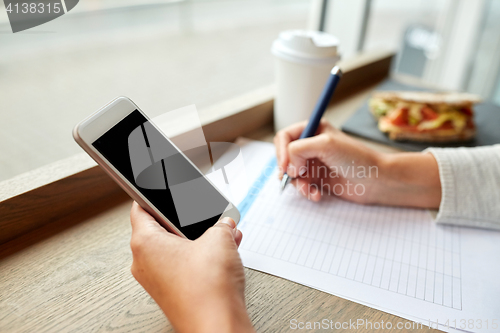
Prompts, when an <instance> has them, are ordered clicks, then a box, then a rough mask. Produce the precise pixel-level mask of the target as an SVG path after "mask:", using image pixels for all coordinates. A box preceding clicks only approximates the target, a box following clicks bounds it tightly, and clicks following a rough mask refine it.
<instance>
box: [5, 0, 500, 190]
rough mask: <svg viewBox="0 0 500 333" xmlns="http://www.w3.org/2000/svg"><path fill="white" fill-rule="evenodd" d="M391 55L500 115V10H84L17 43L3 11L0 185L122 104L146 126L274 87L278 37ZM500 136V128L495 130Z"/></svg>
mask: <svg viewBox="0 0 500 333" xmlns="http://www.w3.org/2000/svg"><path fill="white" fill-rule="evenodd" d="M287 29H313V30H322V31H326V32H329V33H332V34H334V35H336V36H337V37H339V39H340V42H341V47H340V51H341V53H342V57H343V58H344V59H346V58H350V57H355V56H356V55H358V54H359V53H364V52H371V51H375V50H380V49H384V50H393V51H394V52H395V53H396V54H397V56H396V58H395V61H394V64H393V68H394V71H395V72H396V73H400V74H403V75H410V76H414V77H417V78H420V79H422V80H423V81H425V82H428V83H430V84H433V85H435V86H439V87H442V88H443V89H451V90H463V91H469V92H473V93H477V94H479V95H481V96H482V97H483V98H484V99H486V100H492V101H494V102H495V103H497V104H499V105H500V1H498V0H413V1H401V0H267V1H264V0H176V1H175V0H174V1H169V0H151V1H147V0H84V1H80V3H78V5H77V6H76V7H75V8H74V9H73V10H71V11H70V12H68V13H67V14H66V15H64V16H62V17H59V18H58V19H56V20H54V21H51V22H48V23H46V24H43V25H41V26H38V27H35V28H32V29H29V30H26V31H23V32H19V33H15V34H13V33H12V30H11V28H10V25H9V22H8V18H7V13H6V10H5V7H4V4H3V2H2V3H0V101H1V108H0V181H1V180H5V179H8V178H11V177H13V176H15V175H17V174H20V173H23V172H26V171H30V170H32V169H34V168H37V167H40V166H42V165H45V164H48V163H51V162H55V161H57V160H59V159H62V158H66V157H69V156H71V155H74V154H76V153H79V152H81V149H80V148H79V147H78V146H77V145H76V143H74V141H73V139H72V138H71V130H72V128H73V126H74V125H75V124H76V123H77V122H78V121H80V120H82V119H83V118H84V117H86V116H88V115H89V114H90V113H92V112H94V111H95V110H96V109H98V108H99V107H101V106H102V105H104V104H105V103H107V102H108V101H110V100H111V99H113V98H114V97H116V96H119V95H125V96H128V97H130V98H131V99H132V100H134V101H135V102H136V103H137V104H138V105H139V106H140V107H141V108H142V109H143V110H144V111H145V112H146V113H147V114H149V115H150V116H155V115H158V114H160V113H162V112H165V111H169V110H173V109H176V108H179V107H182V106H186V105H189V104H196V106H197V107H198V109H202V108H204V107H208V106H211V105H214V104H216V103H218V102H221V101H224V100H227V99H229V98H232V97H235V96H238V95H241V94H244V93H247V92H249V91H251V90H255V89H258V88H261V87H263V86H266V85H270V84H272V83H273V58H272V55H271V53H270V47H271V44H272V42H273V40H274V39H275V38H276V37H277V36H278V34H279V32H280V31H283V30H287ZM499 125H500V124H499Z"/></svg>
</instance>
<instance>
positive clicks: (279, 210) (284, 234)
mask: <svg viewBox="0 0 500 333" xmlns="http://www.w3.org/2000/svg"><path fill="white" fill-rule="evenodd" d="M275 178H276V177H275V176H274V175H273V176H270V177H269V179H268V181H267V182H266V183H265V184H264V185H263V187H262V189H261V190H260V193H259V196H258V197H256V198H255V200H254V202H253V203H252V206H251V207H250V208H249V210H248V212H247V213H246V215H245V216H244V217H243V220H242V224H241V226H242V229H243V231H244V234H245V237H244V238H243V242H242V244H241V247H242V249H244V250H247V251H252V252H255V253H259V254H261V255H265V256H269V257H272V258H275V259H278V260H282V261H285V262H288V263H291V264H295V265H300V266H304V267H308V268H310V269H313V270H316V271H321V272H324V273H327V274H331V275H334V276H338V277H342V278H346V279H350V280H353V281H357V282H360V283H363V284H367V285H370V286H373V287H377V288H382V289H385V290H389V291H392V292H395V293H398V294H401V295H406V296H408V297H414V298H417V299H421V300H425V301H428V302H431V303H434V304H439V305H442V306H446V307H450V308H454V309H461V308H462V304H461V303H462V300H461V280H460V278H461V275H460V234H459V229H458V228H457V227H454V226H436V225H435V224H434V223H433V222H432V220H431V219H430V217H429V216H428V212H426V211H424V210H413V209H406V208H393V207H378V206H377V207H376V206H363V205H357V204H353V203H349V202H346V201H343V200H340V199H337V198H327V199H326V200H322V201H321V202H319V203H313V202H310V201H308V200H306V199H305V198H303V197H302V196H300V195H299V194H297V193H296V191H295V189H293V188H291V186H290V188H287V191H286V192H285V193H283V194H282V195H280V193H279V182H278V181H277V180H276V179H275Z"/></svg>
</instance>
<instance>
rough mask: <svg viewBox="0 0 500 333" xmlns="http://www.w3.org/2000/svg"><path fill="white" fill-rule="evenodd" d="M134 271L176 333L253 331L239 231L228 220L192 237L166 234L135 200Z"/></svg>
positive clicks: (132, 213)
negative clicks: (246, 296) (190, 238)
mask: <svg viewBox="0 0 500 333" xmlns="http://www.w3.org/2000/svg"><path fill="white" fill-rule="evenodd" d="M130 218H131V222H132V239H131V241H130V246H131V248H132V254H133V263H132V268H131V271H132V274H133V275H134V277H135V278H136V280H137V281H138V282H139V283H140V284H141V285H142V286H143V287H144V289H146V291H147V292H148V293H149V294H150V295H151V297H152V298H153V299H154V300H155V301H156V303H157V304H158V305H159V306H160V308H161V309H162V310H163V312H164V313H165V315H166V316H167V317H168V319H169V320H170V323H171V324H172V325H173V326H174V328H175V329H176V331H178V332H247V331H248V332H253V331H254V330H253V328H252V325H251V322H250V319H249V318H248V314H247V312H246V307H245V295H244V291H245V273H244V270H243V265H242V263H241V259H240V256H239V254H238V246H239V244H240V242H241V239H242V234H241V231H239V230H237V229H236V224H235V223H234V221H233V220H232V219H230V218H225V219H223V220H221V221H219V222H218V223H217V224H216V225H215V226H213V227H211V228H210V229H208V230H207V231H206V232H205V233H204V234H203V235H202V236H201V237H200V238H198V239H196V240H195V241H191V240H188V239H184V238H181V237H179V236H176V235H174V234H171V233H169V232H167V231H166V230H165V229H164V228H163V227H161V226H160V225H159V224H158V223H157V222H156V221H155V219H154V218H153V217H152V216H151V215H149V214H148V213H147V212H146V211H144V210H143V209H142V208H141V207H140V206H139V205H138V204H137V203H135V202H134V204H133V206H132V210H131V213H130Z"/></svg>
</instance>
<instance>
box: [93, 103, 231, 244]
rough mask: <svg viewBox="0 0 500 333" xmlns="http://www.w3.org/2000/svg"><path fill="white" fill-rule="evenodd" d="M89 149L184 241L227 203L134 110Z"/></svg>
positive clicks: (198, 232) (205, 226)
mask: <svg viewBox="0 0 500 333" xmlns="http://www.w3.org/2000/svg"><path fill="white" fill-rule="evenodd" d="M92 145H93V146H94V147H95V148H96V149H97V150H98V151H99V152H100V153H101V154H102V155H103V156H104V157H105V158H106V159H107V160H108V161H109V162H110V163H111V164H112V165H113V166H114V167H115V168H116V169H117V170H118V171H119V172H120V173H121V174H122V175H123V176H124V177H125V178H126V179H127V180H128V181H129V182H130V183H131V184H132V185H133V186H134V187H135V188H136V189H137V190H138V191H139V192H140V193H142V194H143V195H144V196H145V197H146V198H148V199H149V201H150V202H151V203H152V204H153V205H154V206H155V207H156V208H157V209H158V210H159V211H160V212H161V213H162V214H163V215H164V216H165V217H166V218H167V219H168V220H169V221H170V222H171V223H172V224H174V225H175V226H176V227H177V228H178V229H179V230H180V231H181V232H182V233H183V234H184V235H185V236H186V237H187V238H189V239H196V238H198V237H199V236H201V235H202V234H203V233H204V232H205V231H206V230H207V229H208V228H210V227H211V226H213V225H214V224H215V223H216V222H217V221H218V220H219V218H220V216H221V215H222V213H223V212H224V210H225V209H226V207H227V206H228V204H229V202H228V201H227V200H226V199H225V198H224V197H223V196H222V195H221V194H220V193H219V191H217V190H216V189H215V188H214V187H213V185H212V184H211V183H210V182H208V181H207V180H206V179H205V178H204V177H203V175H202V174H201V173H200V172H199V171H198V170H197V169H196V168H195V167H194V166H193V165H192V164H191V163H190V162H189V161H188V160H187V159H186V157H184V156H183V155H182V154H181V153H180V152H179V150H178V149H177V148H176V147H175V146H174V145H173V144H172V143H170V141H168V140H167V139H166V138H165V136H164V135H163V134H162V133H160V132H159V131H158V130H157V129H156V127H154V126H153V125H152V124H151V123H150V122H149V121H148V120H147V119H146V117H144V115H143V114H142V113H140V112H139V111H138V110H135V111H134V112H132V113H130V114H129V115H128V116H126V117H125V118H124V119H122V120H121V121H120V122H119V123H118V124H116V125H115V126H113V127H112V128H111V129H110V130H108V131H107V132H106V133H105V134H103V135H102V136H101V137H100V138H99V139H97V140H96V141H95V142H93V143H92Z"/></svg>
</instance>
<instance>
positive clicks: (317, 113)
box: [281, 66, 342, 191]
mask: <svg viewBox="0 0 500 333" xmlns="http://www.w3.org/2000/svg"><path fill="white" fill-rule="evenodd" d="M341 77H342V71H341V70H340V68H339V67H338V66H335V67H333V69H332V71H331V72H330V76H329V77H328V81H326V84H325V87H324V88H323V91H322V92H321V95H320V96H319V99H318V102H317V103H316V106H315V107H314V110H313V112H312V113H311V118H309V123H308V124H307V126H306V128H305V129H304V131H303V132H302V134H301V135H300V138H299V140H300V139H305V138H310V137H311V136H314V134H316V131H317V130H318V126H319V123H320V121H321V117H323V113H325V110H326V108H327V106H328V103H330V99H331V98H332V96H333V93H334V91H335V88H337V84H338V83H339V81H340V78H341ZM289 181H290V176H288V174H287V173H285V174H284V175H283V179H281V191H283V190H284V189H285V187H286V185H287V184H288V182H289Z"/></svg>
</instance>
